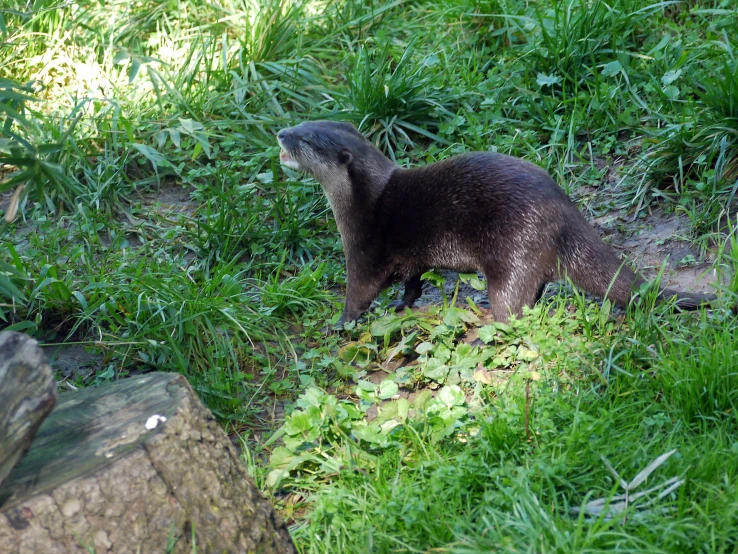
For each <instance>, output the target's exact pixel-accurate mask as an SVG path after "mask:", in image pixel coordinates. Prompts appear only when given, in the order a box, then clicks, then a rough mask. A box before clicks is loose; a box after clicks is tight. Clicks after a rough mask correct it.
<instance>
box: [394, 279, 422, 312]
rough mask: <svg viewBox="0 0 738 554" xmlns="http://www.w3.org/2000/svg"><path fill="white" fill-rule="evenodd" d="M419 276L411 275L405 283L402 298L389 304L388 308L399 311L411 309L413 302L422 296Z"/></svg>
mask: <svg viewBox="0 0 738 554" xmlns="http://www.w3.org/2000/svg"><path fill="white" fill-rule="evenodd" d="M420 275H421V274H418V275H413V276H412V277H411V278H410V279H409V280H407V281H406V282H405V294H403V295H402V298H397V299H396V300H393V301H392V302H390V305H389V307H390V308H394V309H395V310H398V311H399V310H404V309H405V308H412V307H413V304H415V301H416V300H417V299H418V298H420V297H421V296H422V295H423V282H422V281H421V280H420Z"/></svg>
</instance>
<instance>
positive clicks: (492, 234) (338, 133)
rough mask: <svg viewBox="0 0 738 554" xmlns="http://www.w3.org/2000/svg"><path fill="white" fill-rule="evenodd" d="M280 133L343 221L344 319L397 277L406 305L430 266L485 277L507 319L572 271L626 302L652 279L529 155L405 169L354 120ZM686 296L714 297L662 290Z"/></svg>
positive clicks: (588, 285) (685, 300) (498, 315)
mask: <svg viewBox="0 0 738 554" xmlns="http://www.w3.org/2000/svg"><path fill="white" fill-rule="evenodd" d="M278 137H279V142H280V145H281V146H282V149H283V150H284V151H286V152H287V153H288V155H289V157H290V158H292V162H293V166H295V165H299V169H302V170H305V171H308V172H310V173H312V174H313V175H314V176H315V178H316V179H317V180H318V181H319V182H320V183H321V186H322V187H323V190H324V192H325V193H326V195H327V196H328V200H329V202H330V204H331V207H332V209H333V212H334V215H335V217H336V220H337V223H338V227H339V231H340V233H341V239H342V241H343V246H344V251H345V254H346V265H347V271H348V289H347V293H346V306H345V309H344V312H343V314H342V316H341V323H345V322H348V321H353V320H354V319H357V318H358V317H359V316H360V315H361V314H362V313H363V312H364V311H366V310H367V309H368V308H369V305H370V303H371V302H372V301H373V300H374V299H375V298H376V297H377V295H378V294H379V293H380V292H381V291H382V290H383V289H384V288H386V287H388V286H389V285H391V284H392V283H394V282H397V281H404V282H405V294H404V296H403V300H402V302H399V303H398V305H399V307H402V306H403V305H406V306H412V304H413V302H415V300H417V299H418V298H419V297H420V295H421V293H422V286H421V281H420V275H421V274H422V273H423V272H425V271H427V270H428V269H430V268H444V269H453V270H457V271H481V272H482V273H484V275H485V277H486V278H487V287H488V293H489V303H490V306H491V310H492V314H493V316H494V318H495V319H496V320H498V321H507V319H508V317H509V316H510V314H512V315H516V316H519V315H520V314H521V313H522V309H523V306H532V305H533V304H534V303H535V302H536V301H537V300H538V299H539V298H540V296H541V294H542V292H543V289H544V287H545V285H546V284H547V283H549V282H551V281H557V280H560V279H562V278H564V277H565V276H568V277H569V278H570V279H571V281H572V282H573V283H574V284H576V285H577V286H579V287H580V288H582V289H584V290H585V291H586V292H588V293H590V294H593V295H595V296H598V297H600V298H609V299H611V301H613V302H615V303H616V304H618V305H620V306H626V305H627V304H628V302H629V301H630V299H631V298H632V296H633V294H634V291H636V290H638V289H639V287H640V285H641V284H642V283H643V282H644V280H643V278H642V277H641V276H639V275H638V274H636V273H634V272H633V271H632V270H631V269H630V268H628V267H627V266H625V265H624V264H623V263H622V262H621V261H620V260H619V259H618V258H617V256H616V255H615V254H614V252H613V251H612V250H611V249H610V247H609V246H607V245H606V244H605V243H604V242H603V241H602V239H601V238H600V236H599V234H598V233H597V231H596V230H595V229H594V228H593V227H592V226H591V225H590V224H589V223H588V222H587V221H586V220H585V219H584V217H583V216H582V214H581V213H580V212H579V210H578V209H577V207H576V206H575V205H574V203H573V202H572V201H571V200H570V199H569V198H568V197H567V196H566V194H564V192H563V191H562V190H561V189H560V188H559V186H558V185H557V184H556V183H555V182H554V181H553V179H552V178H551V177H550V176H549V175H548V173H546V172H545V171H544V170H543V169H541V168H540V167H538V166H536V165H534V164H532V163H530V162H527V161H525V160H521V159H518V158H514V157H511V156H506V155H503V154H496V153H491V152H474V153H468V154H462V155H459V156H454V157H452V158H449V159H447V160H444V161H441V162H438V163H434V164H430V165H427V166H424V167H419V168H416V169H402V168H400V167H398V166H397V165H396V164H394V163H393V162H391V161H390V160H389V159H388V158H386V157H385V156H384V155H383V154H381V152H379V151H378V150H377V149H376V148H374V146H373V145H372V144H371V143H370V142H369V141H368V140H367V139H366V138H364V137H363V136H362V135H361V134H360V133H359V132H358V131H356V129H355V128H354V127H353V126H351V125H349V124H346V123H335V122H308V123H303V124H301V125H298V126H296V127H292V128H290V129H285V130H283V131H281V132H280V133H279V135H278ZM675 296H676V298H677V301H676V306H677V307H678V308H679V309H686V310H690V309H696V308H698V307H699V306H700V305H701V304H703V303H706V302H709V301H711V300H714V299H715V296H714V295H707V294H691V293H682V292H676V291H673V290H670V289H662V290H661V292H660V293H659V297H660V298H661V299H668V298H672V297H675Z"/></svg>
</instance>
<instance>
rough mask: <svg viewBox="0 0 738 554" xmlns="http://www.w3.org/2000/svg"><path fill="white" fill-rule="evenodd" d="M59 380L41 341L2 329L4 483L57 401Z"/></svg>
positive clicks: (0, 456) (0, 470) (0, 450)
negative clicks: (57, 382)
mask: <svg viewBox="0 0 738 554" xmlns="http://www.w3.org/2000/svg"><path fill="white" fill-rule="evenodd" d="M56 397H57V393H56V381H55V380H54V375H53V374H52V373H51V367H49V364H48V362H47V361H46V356H44V353H43V352H42V351H41V348H39V346H38V343H37V342H36V341H35V340H33V339H32V338H30V337H27V336H26V335H23V334H21V333H14V332H11V331H3V332H2V333H0V486H2V484H3V482H4V481H5V479H6V478H7V476H8V474H9V473H10V471H11V470H12V469H13V467H14V466H15V465H16V464H17V463H18V462H19V461H20V459H21V458H22V457H23V455H24V454H25V453H26V452H27V451H28V448H29V447H30V446H31V441H32V440H33V437H34V435H35V434H36V431H37V430H38V428H39V426H40V425H41V423H42V422H43V420H44V419H45V418H46V416H47V415H49V413H50V412H51V410H52V409H53V408H54V405H55V404H56Z"/></svg>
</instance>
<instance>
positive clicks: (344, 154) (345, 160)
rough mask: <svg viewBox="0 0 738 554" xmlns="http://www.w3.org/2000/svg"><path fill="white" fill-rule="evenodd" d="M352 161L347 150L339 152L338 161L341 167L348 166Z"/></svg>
mask: <svg viewBox="0 0 738 554" xmlns="http://www.w3.org/2000/svg"><path fill="white" fill-rule="evenodd" d="M353 160H354V157H353V156H352V155H351V152H349V151H348V150H341V153H340V154H339V155H338V161H339V162H340V163H341V164H343V165H349V164H350V163H351V162H352V161H353Z"/></svg>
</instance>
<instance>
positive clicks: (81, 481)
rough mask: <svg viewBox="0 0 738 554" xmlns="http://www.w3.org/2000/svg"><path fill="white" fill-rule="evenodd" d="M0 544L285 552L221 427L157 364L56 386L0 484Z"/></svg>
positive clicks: (35, 552) (269, 512) (47, 552)
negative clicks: (111, 378)
mask: <svg viewBox="0 0 738 554" xmlns="http://www.w3.org/2000/svg"><path fill="white" fill-rule="evenodd" d="M153 416H158V417H153ZM164 418H166V419H164ZM154 425H155V428H153V427H154ZM0 545H2V547H0V550H2V552H3V553H8V554H11V553H12V554H39V553H42V552H43V553H44V554H57V553H58V554H77V553H79V554H83V553H85V554H86V553H87V552H90V551H92V549H93V548H94V552H95V553H96V554H103V553H107V552H109V553H113V552H115V553H116V554H119V553H128V552H131V553H142V554H144V553H146V554H148V553H159V552H175V553H177V552H182V553H184V552H187V553H190V552H202V553H210V552H217V553H223V552H233V553H235V552H260V553H265V554H267V553H275V554H276V553H292V552H295V550H294V546H293V544H292V541H291V539H290V536H289V533H288V531H287V528H286V526H285V524H284V522H283V521H282V520H281V519H280V518H279V517H278V516H277V514H276V513H275V512H274V509H273V508H272V506H271V505H270V504H269V502H268V501H267V500H266V499H265V498H264V496H263V495H262V494H261V493H260V492H259V490H258V489H257V488H256V487H255V486H254V484H253V482H252V481H251V478H250V477H249V476H248V474H247V472H246V468H245V466H244V465H243V463H242V462H241V460H240V459H239V458H238V455H237V453H236V450H235V448H234V447H233V445H232V444H231V442H230V441H229V440H228V437H227V436H226V434H225V432H224V431H223V430H222V429H221V428H220V426H219V425H218V424H217V423H216V421H215V420H214V418H213V416H212V414H211V413H210V412H209V411H208V410H207V409H206V408H205V407H204V406H203V405H202V404H201V403H200V401H199V399H198V398H197V397H196V396H195V394H194V392H193V390H192V388H191V387H190V385H189V383H188V382H187V380H186V379H185V378H184V377H182V376H181V375H177V374H167V373H152V374H148V375H145V376H139V377H133V378H130V379H126V380H123V381H119V382H117V383H112V384H109V385H104V386H101V387H98V388H90V389H84V390H81V391H77V392H72V393H66V394H63V395H62V396H61V398H60V401H59V404H58V406H57V408H56V409H55V410H54V411H53V412H52V414H51V415H50V416H49V417H48V418H47V419H46V420H45V421H44V423H43V425H42V426H41V428H40V429H39V431H38V433H37V435H36V439H35V440H34V442H33V444H32V446H31V449H30V451H29V452H28V454H27V455H26V457H25V458H23V460H22V462H21V463H20V464H19V465H18V466H16V468H15V469H14V470H13V471H12V473H11V474H10V477H9V479H8V481H7V482H6V483H5V485H4V486H3V487H2V488H0Z"/></svg>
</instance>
